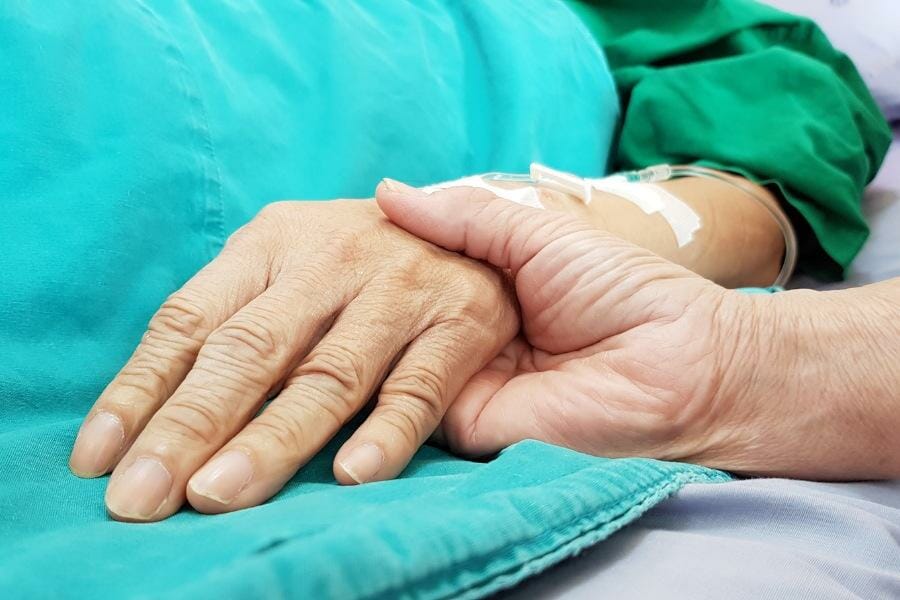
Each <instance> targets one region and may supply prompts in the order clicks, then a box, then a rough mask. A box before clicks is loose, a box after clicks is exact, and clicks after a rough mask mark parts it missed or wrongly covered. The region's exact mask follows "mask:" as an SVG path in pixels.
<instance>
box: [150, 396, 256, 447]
mask: <svg viewBox="0 0 900 600" xmlns="http://www.w3.org/2000/svg"><path fill="white" fill-rule="evenodd" d="M235 410H239V409H237V407H228V405H227V404H225V402H224V401H223V399H222V398H221V397H220V396H218V395H217V394H215V393H211V392H200V391H198V392H196V393H192V394H191V396H190V397H189V398H184V399H182V400H180V401H178V402H175V403H172V404H170V405H167V406H166V407H165V409H164V410H161V411H160V412H158V413H157V414H156V416H155V417H154V418H153V421H152V428H153V429H152V431H153V433H154V436H155V438H156V439H157V440H158V441H160V442H171V443H174V444H176V445H179V446H181V445H183V444H185V443H187V444H189V445H192V446H193V445H201V446H203V447H212V446H215V445H217V444H218V443H221V442H222V441H224V439H225V438H226V437H227V436H228V435H229V434H231V433H233V432H232V431H231V430H232V429H233V427H228V423H227V422H228V420H229V418H228V414H229V413H230V412H233V411H235ZM239 412H241V413H246V412H248V410H247V409H244V410H240V411H239Z"/></svg>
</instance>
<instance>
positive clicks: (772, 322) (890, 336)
mask: <svg viewBox="0 0 900 600" xmlns="http://www.w3.org/2000/svg"><path fill="white" fill-rule="evenodd" d="M864 290H865V288H864V289H863V290H852V291H846V292H828V293H823V292H813V291H809V290H798V291H792V292H785V293H781V294H775V295H772V296H745V297H743V298H740V297H737V294H735V295H734V296H733V297H732V298H733V301H734V303H735V305H738V306H740V307H741V308H740V310H732V314H740V315H741V316H740V318H739V320H738V321H737V322H735V323H734V325H735V329H734V332H735V336H734V343H735V346H734V352H733V354H732V356H733V358H732V359H730V360H728V361H727V364H726V365H725V366H724V368H723V378H722V385H721V387H720V390H719V391H718V394H717V397H716V399H715V401H714V406H716V407H717V408H718V409H719V410H718V412H717V416H716V419H715V421H714V422H713V423H712V424H711V433H710V435H709V441H710V443H709V444H708V445H707V446H706V448H705V450H706V453H705V454H704V455H702V456H700V457H698V460H697V462H701V463H703V464H706V465H708V466H712V467H717V468H721V469H725V470H729V471H734V472H738V473H742V474H747V475H762V476H785V477H798V478H805V479H826V480H840V479H865V478H881V477H892V476H897V475H898V474H900V456H898V454H900V447H898V444H897V441H896V436H895V435H894V433H893V432H894V431H895V430H896V428H897V426H900V420H898V417H897V413H898V411H897V409H896V406H897V400H898V399H897V389H900V378H898V375H897V374H896V368H895V366H893V364H895V363H893V362H892V361H896V360H897V359H898V355H900V349H898V342H897V341H896V340H897V339H898V337H897V333H896V332H890V331H888V330H889V329H890V328H892V327H893V328H895V329H896V327H897V326H896V325H894V324H893V323H895V322H897V316H898V315H896V312H897V309H896V305H893V307H892V306H891V305H890V303H886V302H884V298H881V297H878V295H877V294H872V293H870V292H868V291H864ZM889 312H894V313H895V314H894V318H890V315H889V314H886V313H889ZM726 355H727V352H726Z"/></svg>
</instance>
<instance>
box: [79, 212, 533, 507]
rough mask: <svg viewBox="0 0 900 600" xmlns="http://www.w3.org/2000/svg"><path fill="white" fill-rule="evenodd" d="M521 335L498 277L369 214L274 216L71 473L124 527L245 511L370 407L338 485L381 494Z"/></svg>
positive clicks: (124, 376)
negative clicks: (94, 481)
mask: <svg viewBox="0 0 900 600" xmlns="http://www.w3.org/2000/svg"><path fill="white" fill-rule="evenodd" d="M517 327H518V320H517V315H516V311H515V304H514V300H513V298H512V294H511V291H510V290H509V285H508V282H507V281H506V280H505V279H504V276H503V274H502V273H500V272H499V271H497V270H496V269H493V268H490V267H487V266H485V265H483V264H481V263H478V262H476V261H473V260H471V259H468V258H465V257H461V256H459V255H458V254H455V253H450V252H447V251H445V250H442V249H440V248H437V247H435V246H433V245H431V244H429V243H427V242H423V241H422V240H419V239H418V238H415V237H413V236H411V235H409V234H408V233H406V232H405V231H403V230H401V229H400V228H398V227H396V226H395V225H393V224H391V223H390V222H389V221H388V220H387V219H386V218H385V217H384V215H383V214H382V213H381V212H380V211H379V209H378V207H377V206H376V205H375V203H374V202H371V201H368V202H367V201H338V202H281V203H276V204H272V205H270V206H269V207H267V208H266V209H264V210H263V211H262V212H261V213H260V215H259V216H257V217H256V219H254V220H253V221H252V222H251V223H250V224H249V225H247V226H245V227H244V228H242V229H241V230H239V231H238V232H237V233H235V234H234V235H233V236H232V237H231V239H230V240H229V241H228V244H227V245H226V247H225V249H224V250H223V251H222V252H221V254H220V255H219V256H218V257H217V258H216V259H215V260H214V261H213V262H212V263H210V264H209V265H208V266H207V267H206V268H204V269H203V270H202V271H200V272H199V273H198V274H197V275H196V276H195V277H194V278H193V279H191V280H190V281H189V282H188V283H187V284H186V285H185V286H184V287H183V288H182V289H181V290H179V291H178V292H176V293H175V294H173V295H172V296H171V297H170V298H169V299H168V300H167V301H166V302H165V303H164V304H163V306H162V307H161V308H160V309H159V312H158V313H157V314H156V315H155V316H154V317H153V320H152V321H151V323H150V325H149V328H148V330H147V333H146V334H145V335H144V337H143V339H142V341H141V343H140V345H139V346H138V348H137V349H136V351H135V352H134V355H133V356H132V357H131V359H130V360H129V361H128V363H127V364H126V365H125V367H124V368H123V369H122V370H121V372H120V373H119V374H118V376H117V377H116V378H115V379H114V380H113V381H112V383H110V384H109V386H108V387H107V388H106V390H105V391H104V392H103V395H102V396H101V397H100V398H99V400H98V401H97V403H96V404H95V405H94V407H93V408H92V410H91V411H90V413H89V414H88V415H87V418H86V419H85V423H84V425H83V426H82V428H81V431H80V433H79V435H78V438H77V441H76V443H75V447H74V450H73V453H72V457H71V461H70V465H71V467H72V470H73V471H74V472H75V473H77V474H79V475H82V476H85V477H94V476H98V475H102V474H104V473H106V472H108V471H109V470H110V469H114V470H113V474H112V478H111V480H110V483H109V487H108V489H107V494H106V502H107V507H108V510H109V512H110V513H111V514H112V516H114V517H115V518H118V519H123V520H138V521H146V520H158V519H163V518H165V517H167V516H169V515H171V514H172V513H174V512H175V511H177V510H178V509H179V507H180V506H181V505H182V504H183V503H184V501H185V497H187V499H188V500H189V501H190V503H191V504H192V505H193V506H194V507H195V508H196V509H198V510H200V511H202V512H224V511H230V510H235V509H238V508H243V507H248V506H252V505H256V504H259V503H261V502H263V501H265V500H266V499H268V498H269V497H270V496H272V495H273V494H275V493H276V492H277V491H278V490H279V489H281V487H282V486H283V485H284V484H285V482H287V481H288V480H289V479H290V478H291V476H293V475H294V473H295V472H296V471H297V470H298V469H299V468H300V467H301V466H302V465H303V464H304V463H305V462H306V461H308V460H309V459H310V458H311V457H312V456H313V455H314V454H315V453H316V452H318V451H319V449H321V448H322V446H324V445H325V443H326V442H328V441H329V439H331V438H332V436H334V434H335V433H336V432H337V430H338V429H339V428H340V427H341V426H342V425H343V424H344V423H346V422H347V421H348V420H349V419H350V418H351V417H352V416H353V415H354V414H355V413H356V412H357V411H359V410H360V409H361V408H362V407H363V406H364V405H365V404H366V402H367V400H368V399H369V398H370V396H372V394H373V393H375V392H376V391H377V403H376V405H375V408H374V409H373V412H372V413H371V414H370V415H369V417H368V418H367V419H366V421H365V422H364V423H363V424H362V425H361V426H360V428H359V429H358V430H357V431H356V432H355V433H354V434H353V435H352V437H351V438H350V439H349V440H348V441H347V442H346V443H345V444H344V446H343V447H342V448H341V450H340V451H339V452H338V454H337V457H336V459H335V466H334V471H335V476H336V477H337V479H338V480H339V481H340V482H341V483H353V482H363V481H373V480H382V479H388V478H391V477H394V476H396V475H397V474H398V473H400V471H401V470H402V469H403V468H404V467H405V466H406V464H407V463H408V461H409V460H410V458H411V457H412V455H413V454H414V453H415V451H416V450H417V449H418V448H419V446H420V445H421V444H422V443H423V442H424V441H425V440H426V438H428V436H429V435H431V433H432V432H433V430H434V429H435V427H436V426H437V425H438V423H439V421H440V419H441V417H442V416H443V414H444V411H445V409H446V407H447V405H448V403H449V401H450V400H451V399H452V398H454V397H455V396H456V395H457V393H458V392H459V390H460V389H461V388H462V386H463V385H464V384H465V382H466V381H467V380H468V379H469V377H470V376H471V375H472V374H473V373H475V372H476V371H478V370H479V369H480V368H481V367H483V366H484V365H485V364H486V363H487V361H488V360H490V359H491V358H492V357H494V356H495V355H496V354H497V353H498V352H499V350H500V349H501V348H502V347H503V346H505V345H506V344H507V343H508V342H509V341H510V340H511V339H512V338H513V336H514V335H515V332H516V330H517ZM279 391H280V393H278V392H279ZM275 393H278V395H277V397H276V398H275V399H274V400H273V401H272V402H271V403H270V404H269V405H268V406H267V407H266V408H265V410H264V411H263V412H262V413H260V414H258V415H257V413H258V411H259V410H260V408H261V407H262V405H263V403H264V402H265V400H266V399H267V398H269V397H271V396H272V395H274V394H275Z"/></svg>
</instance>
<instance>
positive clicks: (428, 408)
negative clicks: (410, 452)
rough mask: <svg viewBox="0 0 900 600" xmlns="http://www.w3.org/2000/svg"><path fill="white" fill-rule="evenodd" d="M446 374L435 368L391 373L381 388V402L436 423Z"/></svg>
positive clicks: (440, 410)
mask: <svg viewBox="0 0 900 600" xmlns="http://www.w3.org/2000/svg"><path fill="white" fill-rule="evenodd" d="M446 379H447V377H446V375H445V374H442V373H439V372H437V370H435V369H429V368H425V367H419V368H417V369H414V370H413V369H410V370H408V371H405V372H402V373H399V374H395V375H392V376H391V377H390V378H388V380H387V381H386V382H385V384H384V385H383V386H382V388H381V397H382V401H383V402H384V403H385V404H390V405H392V406H396V407H398V408H402V409H403V410H404V412H406V413H414V414H416V415H418V416H421V417H422V420H423V421H426V422H429V423H430V422H437V421H439V420H440V418H441V416H442V415H443V414H444V385H445V383H444V382H445V381H446Z"/></svg>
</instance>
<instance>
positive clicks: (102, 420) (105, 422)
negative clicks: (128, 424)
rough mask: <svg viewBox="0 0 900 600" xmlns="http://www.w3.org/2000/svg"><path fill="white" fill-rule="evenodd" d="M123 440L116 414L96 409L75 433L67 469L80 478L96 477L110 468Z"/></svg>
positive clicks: (123, 436) (122, 431)
mask: <svg viewBox="0 0 900 600" xmlns="http://www.w3.org/2000/svg"><path fill="white" fill-rule="evenodd" d="M124 442H125V428H124V427H123V426H122V421H121V419H119V417H117V416H116V415H114V414H112V413H108V412H98V413H97V414H95V415H94V416H93V417H91V418H90V420H89V421H88V422H87V423H85V424H84V426H83V427H82V428H81V431H80V432H78V438H77V439H76V440H75V446H74V447H73V448H72V455H71V457H70V458H69V468H71V469H72V471H73V472H74V473H75V474H76V475H78V476H80V477H97V476H99V475H103V474H104V473H106V472H107V471H109V469H110V467H111V466H112V463H113V461H114V460H115V459H116V456H118V454H119V451H120V450H122V444H123V443H124Z"/></svg>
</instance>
